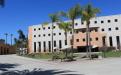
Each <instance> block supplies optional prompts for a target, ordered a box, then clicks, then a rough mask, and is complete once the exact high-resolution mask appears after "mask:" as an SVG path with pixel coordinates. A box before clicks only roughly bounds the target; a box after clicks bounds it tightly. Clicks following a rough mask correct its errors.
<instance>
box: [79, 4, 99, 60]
mask: <svg viewBox="0 0 121 75" xmlns="http://www.w3.org/2000/svg"><path fill="white" fill-rule="evenodd" d="M97 13H99V9H98V8H94V7H92V5H91V4H88V5H86V6H85V7H84V9H83V11H82V13H81V14H82V21H86V46H87V53H88V57H89V58H90V59H91V47H90V46H91V42H90V27H89V26H90V19H92V18H94V17H96V14H97Z"/></svg>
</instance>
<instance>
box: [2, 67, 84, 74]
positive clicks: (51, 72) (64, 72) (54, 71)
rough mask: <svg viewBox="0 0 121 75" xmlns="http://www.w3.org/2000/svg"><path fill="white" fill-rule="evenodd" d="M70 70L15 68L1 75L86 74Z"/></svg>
mask: <svg viewBox="0 0 121 75" xmlns="http://www.w3.org/2000/svg"><path fill="white" fill-rule="evenodd" d="M71 72H74V71H69V70H64V71H62V70H61V71H59V70H42V69H36V68H35V69H34V70H32V71H30V70H22V71H19V70H14V71H8V72H4V73H2V74H0V75H84V74H73V73H71Z"/></svg>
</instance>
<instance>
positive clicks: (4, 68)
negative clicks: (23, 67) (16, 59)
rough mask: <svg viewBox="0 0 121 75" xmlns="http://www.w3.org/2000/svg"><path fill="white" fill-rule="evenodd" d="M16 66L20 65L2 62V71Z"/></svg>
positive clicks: (0, 69) (0, 66) (0, 68)
mask: <svg viewBox="0 0 121 75" xmlns="http://www.w3.org/2000/svg"><path fill="white" fill-rule="evenodd" d="M16 66H18V64H8V63H4V64H1V63H0V71H8V69H9V68H15V67H16Z"/></svg>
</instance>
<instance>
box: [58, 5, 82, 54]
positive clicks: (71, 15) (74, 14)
mask: <svg viewBox="0 0 121 75" xmlns="http://www.w3.org/2000/svg"><path fill="white" fill-rule="evenodd" d="M80 12H81V7H80V5H79V4H77V5H76V6H74V7H72V8H70V9H69V11H68V12H66V13H65V12H63V11H61V12H59V15H60V16H62V17H66V18H68V19H70V20H71V22H72V55H73V45H74V23H75V19H76V18H78V17H79V16H80Z"/></svg>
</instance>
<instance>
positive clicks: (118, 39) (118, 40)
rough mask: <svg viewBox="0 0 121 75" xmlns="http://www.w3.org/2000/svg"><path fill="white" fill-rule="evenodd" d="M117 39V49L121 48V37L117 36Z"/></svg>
mask: <svg viewBox="0 0 121 75" xmlns="http://www.w3.org/2000/svg"><path fill="white" fill-rule="evenodd" d="M116 41H117V49H120V37H119V36H116Z"/></svg>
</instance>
